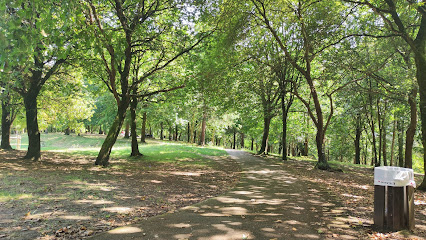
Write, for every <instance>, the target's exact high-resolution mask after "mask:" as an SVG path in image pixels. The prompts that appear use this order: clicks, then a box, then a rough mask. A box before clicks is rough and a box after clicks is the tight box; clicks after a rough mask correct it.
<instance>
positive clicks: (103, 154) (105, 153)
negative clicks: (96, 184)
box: [95, 96, 130, 167]
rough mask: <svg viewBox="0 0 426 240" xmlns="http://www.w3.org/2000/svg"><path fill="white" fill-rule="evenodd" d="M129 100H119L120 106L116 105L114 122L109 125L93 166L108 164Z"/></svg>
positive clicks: (124, 98)
mask: <svg viewBox="0 0 426 240" xmlns="http://www.w3.org/2000/svg"><path fill="white" fill-rule="evenodd" d="M129 102H130V98H129V97H124V96H123V98H122V99H121V102H120V105H118V111H117V115H116V116H115V119H114V122H113V124H112V125H111V127H110V129H109V131H108V135H107V137H106V138H105V141H104V143H103V144H102V147H101V150H100V151H99V153H98V157H97V158H96V161H95V164H96V165H102V166H104V167H106V166H108V164H109V162H108V161H109V156H110V155H111V150H112V147H113V146H114V144H115V142H116V141H117V137H118V135H119V134H120V131H121V127H122V126H123V123H124V119H125V118H126V111H127V108H128V107H129Z"/></svg>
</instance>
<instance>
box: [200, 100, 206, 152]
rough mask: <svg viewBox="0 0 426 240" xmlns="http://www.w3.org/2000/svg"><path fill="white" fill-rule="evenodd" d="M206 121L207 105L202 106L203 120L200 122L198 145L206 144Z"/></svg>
mask: <svg viewBox="0 0 426 240" xmlns="http://www.w3.org/2000/svg"><path fill="white" fill-rule="evenodd" d="M206 122H207V107H206V106H204V107H203V120H202V122H201V135H200V142H199V145H201V146H204V145H206V125H207V124H206Z"/></svg>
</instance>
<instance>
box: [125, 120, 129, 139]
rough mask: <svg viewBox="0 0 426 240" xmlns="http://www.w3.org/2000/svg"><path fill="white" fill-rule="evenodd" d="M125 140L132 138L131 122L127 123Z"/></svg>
mask: <svg viewBox="0 0 426 240" xmlns="http://www.w3.org/2000/svg"><path fill="white" fill-rule="evenodd" d="M124 138H126V139H129V138H130V121H129V120H127V121H126V128H125V130H124Z"/></svg>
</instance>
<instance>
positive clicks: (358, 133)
mask: <svg viewBox="0 0 426 240" xmlns="http://www.w3.org/2000/svg"><path fill="white" fill-rule="evenodd" d="M361 134H362V125H361V115H360V114H358V115H357V118H356V125H355V164H360V163H361V147H360V141H361Z"/></svg>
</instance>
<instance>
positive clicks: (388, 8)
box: [344, 0, 426, 190]
mask: <svg viewBox="0 0 426 240" xmlns="http://www.w3.org/2000/svg"><path fill="white" fill-rule="evenodd" d="M344 1H346V2H350V3H353V4H356V5H358V6H362V7H366V8H369V9H371V10H372V14H375V15H376V16H377V17H378V18H380V19H381V21H382V22H383V23H384V24H383V25H382V26H383V27H382V29H383V32H384V35H386V36H388V37H399V38H401V39H402V40H404V42H405V44H407V46H409V48H410V50H411V52H412V53H413V54H414V59H415V66H416V79H417V84H418V89H419V95H420V118H421V130H422V142H423V160H424V162H425V163H426V147H425V146H426V6H424V4H425V2H424V1H402V2H398V4H397V2H396V1H394V0H382V1H377V2H372V1H355V0H344ZM375 22H377V23H378V21H375ZM361 34H363V35H369V34H368V33H365V34H364V33H361ZM376 37H380V36H376ZM425 165H426V164H425ZM419 189H421V190H426V177H425V178H424V179H423V182H422V184H421V185H420V186H419Z"/></svg>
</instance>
